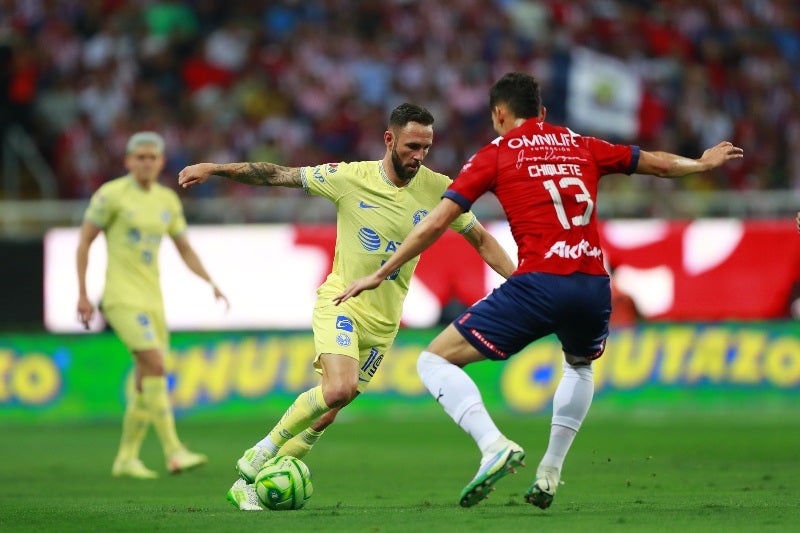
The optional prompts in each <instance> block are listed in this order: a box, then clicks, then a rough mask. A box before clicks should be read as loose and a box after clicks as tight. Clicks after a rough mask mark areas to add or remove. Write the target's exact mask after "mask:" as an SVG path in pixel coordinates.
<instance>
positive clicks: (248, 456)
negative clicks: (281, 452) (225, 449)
mask: <svg viewBox="0 0 800 533" xmlns="http://www.w3.org/2000/svg"><path fill="white" fill-rule="evenodd" d="M269 458H270V457H269V455H268V454H267V450H265V449H264V448H261V447H260V446H253V447H252V448H249V449H247V450H245V451H244V455H242V456H241V457H240V458H239V460H238V461H236V471H237V472H239V476H241V478H242V479H243V480H245V481H247V482H248V483H253V482H254V481H255V480H256V475H258V472H259V471H260V470H261V468H263V466H264V463H266V462H267V459H269Z"/></svg>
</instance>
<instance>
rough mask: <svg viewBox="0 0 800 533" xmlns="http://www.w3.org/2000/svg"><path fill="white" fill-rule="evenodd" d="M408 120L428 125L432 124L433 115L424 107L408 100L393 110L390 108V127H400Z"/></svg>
mask: <svg viewBox="0 0 800 533" xmlns="http://www.w3.org/2000/svg"><path fill="white" fill-rule="evenodd" d="M409 122H416V123H418V124H422V125H423V126H430V125H432V124H433V115H431V112H430V111H428V110H427V109H425V108H424V107H422V106H420V105H416V104H409V103H408V102H406V103H404V104H400V105H399V106H397V107H395V108H394V110H392V114H391V115H389V127H390V128H391V127H399V128H402V127H403V126H405V125H406V124H408V123H409Z"/></svg>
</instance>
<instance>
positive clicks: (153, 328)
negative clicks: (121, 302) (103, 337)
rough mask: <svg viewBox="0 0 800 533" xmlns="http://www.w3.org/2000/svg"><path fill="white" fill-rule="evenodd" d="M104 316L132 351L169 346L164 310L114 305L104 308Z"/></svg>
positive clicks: (164, 348) (163, 348)
mask: <svg viewBox="0 0 800 533" xmlns="http://www.w3.org/2000/svg"><path fill="white" fill-rule="evenodd" d="M103 316H105V318H106V321H107V322H108V323H109V325H110V326H111V328H112V329H113V330H114V333H116V334H117V336H118V337H119V338H120V340H121V341H122V343H123V344H124V345H125V346H127V347H128V350H130V351H131V352H139V351H143V350H152V349H157V348H160V349H162V350H166V349H167V347H168V346H169V331H168V330H167V320H166V318H165V316H164V311H163V309H162V310H157V311H153V310H152V309H150V310H142V309H137V308H133V307H121V306H114V307H112V308H111V309H106V308H103Z"/></svg>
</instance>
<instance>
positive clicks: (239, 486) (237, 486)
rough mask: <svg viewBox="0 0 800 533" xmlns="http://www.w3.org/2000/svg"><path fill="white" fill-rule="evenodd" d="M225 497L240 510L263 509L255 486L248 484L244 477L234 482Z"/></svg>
mask: <svg viewBox="0 0 800 533" xmlns="http://www.w3.org/2000/svg"><path fill="white" fill-rule="evenodd" d="M225 497H226V498H227V499H228V501H229V502H231V503H232V504H233V506H234V507H236V508H237V509H239V510H240V511H263V509H262V508H261V505H260V504H259V503H258V495H257V494H256V488H255V486H253V485H250V484H248V483H247V482H246V481H245V480H243V479H242V478H239V479H237V480H236V481H235V482H234V483H233V486H232V487H231V488H230V490H228V494H226V495H225Z"/></svg>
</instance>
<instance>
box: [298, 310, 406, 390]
mask: <svg viewBox="0 0 800 533" xmlns="http://www.w3.org/2000/svg"><path fill="white" fill-rule="evenodd" d="M311 327H312V329H313V330H314V347H315V349H316V352H317V356H316V357H315V358H314V368H316V369H317V372H320V373H322V368H321V366H320V363H319V356H320V355H321V354H324V353H332V354H340V355H346V356H347V357H352V358H353V359H356V360H358V364H359V367H360V371H359V376H358V392H364V390H365V389H366V388H367V385H369V382H370V380H371V379H372V377H373V376H374V375H375V372H377V371H378V367H379V366H380V364H381V361H383V356H384V354H385V353H386V352H388V351H389V348H391V347H392V344H393V343H394V338H395V334H392V335H389V336H385V335H375V334H373V333H371V332H369V331H367V330H365V329H364V328H361V327H359V325H358V322H356V320H355V317H354V316H353V314H352V313H350V312H349V311H348V310H347V308H346V307H345V306H335V305H333V304H330V303H325V304H323V305H320V306H317V307H315V308H314V318H313V319H312V322H311Z"/></svg>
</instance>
